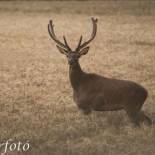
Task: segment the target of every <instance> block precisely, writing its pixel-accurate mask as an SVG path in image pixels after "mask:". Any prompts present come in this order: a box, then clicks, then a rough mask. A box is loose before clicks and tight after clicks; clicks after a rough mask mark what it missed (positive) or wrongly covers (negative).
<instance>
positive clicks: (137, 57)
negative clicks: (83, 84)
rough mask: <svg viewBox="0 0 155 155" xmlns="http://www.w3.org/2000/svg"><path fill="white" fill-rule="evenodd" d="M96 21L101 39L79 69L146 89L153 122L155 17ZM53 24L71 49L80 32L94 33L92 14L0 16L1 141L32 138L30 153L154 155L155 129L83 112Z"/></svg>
mask: <svg viewBox="0 0 155 155" xmlns="http://www.w3.org/2000/svg"><path fill="white" fill-rule="evenodd" d="M97 17H98V18H99V23H98V35H97V37H96V39H95V41H93V43H92V44H91V49H90V51H89V54H88V55H86V56H84V57H83V58H82V59H81V65H82V68H83V69H84V70H85V71H87V72H96V73H98V74H101V75H104V76H108V77H115V78H120V79H130V80H133V81H136V82H138V83H141V84H142V85H144V86H145V87H146V88H147V89H148V91H149V98H148V100H147V101H146V104H145V106H144V111H146V113H147V114H148V115H149V116H150V117H151V118H152V120H153V121H154V120H155V67H154V66H155V61H154V60H155V28H154V25H155V20H154V19H155V16H129V15H124V16H119V15H114V16H108V15H106V16H102V15H97ZM51 18H52V19H53V20H54V22H55V25H56V33H57V34H58V36H62V35H63V34H65V35H66V36H67V39H68V40H69V42H70V44H71V45H72V47H74V46H75V45H76V43H77V40H78V39H79V37H80V35H81V34H83V35H84V36H85V39H86V38H87V37H88V36H89V34H90V31H91V23H90V14H87V15H86V14H67V13H66V14H63V13H59V14H57V13H53V12H52V11H51V12H45V13H44V12H41V13H39V12H31V13H29V12H24V13H23V12H13V11H10V12H9V11H7V12H4V11H1V13H0V19H1V20H0V28H1V31H0V47H1V50H0V71H1V72H0V127H1V128H0V133H1V134H0V139H1V141H4V140H5V139H9V138H12V139H14V140H23V141H25V140H29V141H30V143H31V151H29V152H28V153H27V154H28V155H51V154H52V155H154V154H155V123H153V126H152V127H150V128H148V127H146V126H143V127H142V128H141V129H134V128H132V126H131V123H130V121H129V120H128V118H127V116H126V114H125V112H123V111H119V112H104V113H102V112H101V113H96V112H94V113H93V114H92V115H90V116H84V115H83V114H82V113H80V112H79V111H78V109H77V107H76V105H75V103H74V102H73V100H72V89H71V86H70V83H69V79H68V65H67V61H66V59H65V57H64V56H63V55H61V54H60V53H59V52H58V51H57V49H56V47H55V44H54V43H53V41H52V40H51V39H50V38H49V36H48V33H47V23H48V21H49V19H51ZM14 154H15V152H14V153H13V155H14ZM21 154H24V153H21Z"/></svg>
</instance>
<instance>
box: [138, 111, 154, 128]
mask: <svg viewBox="0 0 155 155" xmlns="http://www.w3.org/2000/svg"><path fill="white" fill-rule="evenodd" d="M139 117H140V121H141V122H144V123H146V125H148V126H150V125H152V120H151V119H150V118H149V117H148V116H146V115H145V114H144V112H143V111H140V112H139Z"/></svg>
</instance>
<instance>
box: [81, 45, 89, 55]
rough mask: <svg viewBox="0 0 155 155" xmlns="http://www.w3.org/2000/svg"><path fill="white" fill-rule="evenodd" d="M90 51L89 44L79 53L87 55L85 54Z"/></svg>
mask: <svg viewBox="0 0 155 155" xmlns="http://www.w3.org/2000/svg"><path fill="white" fill-rule="evenodd" d="M88 51H89V46H87V47H85V48H83V49H82V50H81V51H80V52H79V54H80V56H81V55H85V54H87V53H88Z"/></svg>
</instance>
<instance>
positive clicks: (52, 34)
mask: <svg viewBox="0 0 155 155" xmlns="http://www.w3.org/2000/svg"><path fill="white" fill-rule="evenodd" d="M48 32H49V35H50V36H51V38H52V39H53V40H54V41H55V42H56V43H57V44H58V45H59V46H60V47H63V48H64V49H66V50H67V51H72V50H71V48H70V47H69V45H68V43H67V41H66V38H65V36H63V39H64V43H65V44H64V43H62V42H61V41H60V40H58V39H57V37H56V35H55V33H54V25H53V22H52V20H50V21H49V24H48Z"/></svg>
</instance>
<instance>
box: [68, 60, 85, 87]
mask: <svg viewBox="0 0 155 155" xmlns="http://www.w3.org/2000/svg"><path fill="white" fill-rule="evenodd" d="M83 74H84V72H83V71H82V69H81V66H80V64H79V62H78V61H77V62H76V63H75V64H73V65H70V66H69V78H70V82H71V85H72V87H73V89H75V90H78V88H79V85H80V81H81V79H82V75H83Z"/></svg>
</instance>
